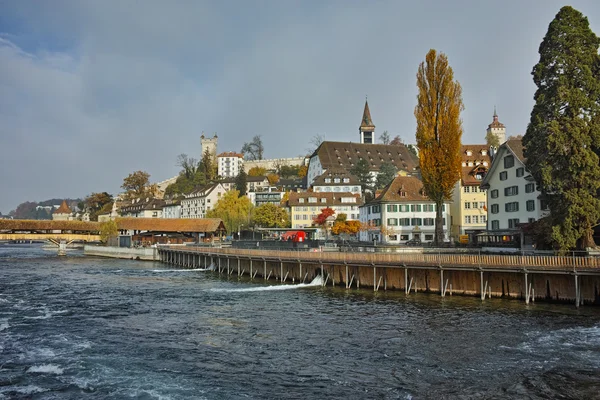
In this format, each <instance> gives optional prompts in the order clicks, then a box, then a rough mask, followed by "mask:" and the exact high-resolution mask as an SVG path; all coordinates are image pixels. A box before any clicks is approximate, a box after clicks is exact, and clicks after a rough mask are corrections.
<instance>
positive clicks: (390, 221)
mask: <svg viewBox="0 0 600 400" xmlns="http://www.w3.org/2000/svg"><path fill="white" fill-rule="evenodd" d="M387 224H388V225H390V226H398V218H388V220H387Z"/></svg>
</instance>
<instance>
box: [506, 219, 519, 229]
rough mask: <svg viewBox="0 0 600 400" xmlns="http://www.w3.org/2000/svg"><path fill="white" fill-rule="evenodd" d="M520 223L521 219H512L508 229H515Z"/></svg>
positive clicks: (509, 221)
mask: <svg viewBox="0 0 600 400" xmlns="http://www.w3.org/2000/svg"><path fill="white" fill-rule="evenodd" d="M518 223H519V218H511V219H509V220H508V229H515V228H516V227H517V224H518Z"/></svg>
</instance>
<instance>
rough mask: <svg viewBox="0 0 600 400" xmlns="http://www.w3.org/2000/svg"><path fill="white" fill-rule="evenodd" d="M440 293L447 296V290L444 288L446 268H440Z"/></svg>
mask: <svg viewBox="0 0 600 400" xmlns="http://www.w3.org/2000/svg"><path fill="white" fill-rule="evenodd" d="M440 294H441V295H442V297H445V296H446V291H445V290H444V270H443V269H442V268H440Z"/></svg>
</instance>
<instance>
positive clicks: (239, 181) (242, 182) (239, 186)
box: [235, 168, 248, 196]
mask: <svg viewBox="0 0 600 400" xmlns="http://www.w3.org/2000/svg"><path fill="white" fill-rule="evenodd" d="M247 183H248V175H247V174H246V171H244V169H243V168H242V170H241V171H240V173H239V174H238V176H237V177H236V178H235V190H237V191H238V192H239V194H240V196H245V195H246V185H247Z"/></svg>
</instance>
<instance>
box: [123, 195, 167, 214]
mask: <svg viewBox="0 0 600 400" xmlns="http://www.w3.org/2000/svg"><path fill="white" fill-rule="evenodd" d="M164 205H165V201H164V200H161V199H155V198H150V197H146V198H137V199H133V200H131V201H130V202H125V204H124V205H122V206H121V208H120V213H121V216H122V217H132V218H162V210H163V207H164Z"/></svg>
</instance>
